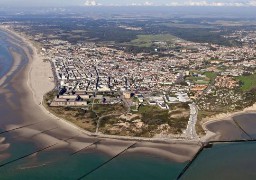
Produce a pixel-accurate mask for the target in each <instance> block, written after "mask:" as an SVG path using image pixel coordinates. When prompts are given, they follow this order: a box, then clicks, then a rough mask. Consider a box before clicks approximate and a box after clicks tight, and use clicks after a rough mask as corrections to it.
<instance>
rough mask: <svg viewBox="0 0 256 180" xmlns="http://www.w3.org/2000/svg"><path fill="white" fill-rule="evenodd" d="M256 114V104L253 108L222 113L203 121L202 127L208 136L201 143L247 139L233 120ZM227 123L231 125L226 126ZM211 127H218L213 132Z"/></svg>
mask: <svg viewBox="0 0 256 180" xmlns="http://www.w3.org/2000/svg"><path fill="white" fill-rule="evenodd" d="M255 112H256V103H255V104H254V105H253V106H251V107H247V108H245V109H244V110H242V111H238V112H230V113H222V114H218V115H216V116H213V117H210V118H205V119H203V120H202V127H203V129H204V130H205V132H206V135H205V136H203V137H202V138H201V141H202V142H208V141H228V140H230V141H232V140H243V139H246V138H245V137H244V135H242V132H241V130H240V129H238V127H237V126H236V125H235V124H234V122H233V120H234V119H235V117H239V116H241V115H245V114H250V113H255ZM239 121H241V122H242V119H240V120H239ZM227 123H229V125H226V124H227ZM211 126H216V128H215V127H214V129H215V131H213V129H212V128H211ZM228 128H229V129H228ZM232 129H233V130H232ZM239 134H240V135H239ZM247 138H248V137H247Z"/></svg>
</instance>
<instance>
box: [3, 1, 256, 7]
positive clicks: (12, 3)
mask: <svg viewBox="0 0 256 180" xmlns="http://www.w3.org/2000/svg"><path fill="white" fill-rule="evenodd" d="M83 5H86V6H94V5H107V6H109V5H145V6H154V5H165V6H256V0H0V6H83Z"/></svg>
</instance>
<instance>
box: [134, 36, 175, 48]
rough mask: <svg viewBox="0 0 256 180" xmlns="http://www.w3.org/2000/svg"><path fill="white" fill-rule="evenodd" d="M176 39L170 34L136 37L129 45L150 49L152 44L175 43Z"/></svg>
mask: <svg viewBox="0 0 256 180" xmlns="http://www.w3.org/2000/svg"><path fill="white" fill-rule="evenodd" d="M177 39H178V38H177V37H175V36H173V35H170V34H158V35H138V36H137V39H134V40H132V41H131V42H130V45H133V46H138V47H151V46H152V45H153V43H154V42H166V43H175V42H176V41H177Z"/></svg>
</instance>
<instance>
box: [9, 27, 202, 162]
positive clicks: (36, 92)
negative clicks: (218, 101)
mask: <svg viewBox="0 0 256 180" xmlns="http://www.w3.org/2000/svg"><path fill="white" fill-rule="evenodd" d="M5 30H6V28H5ZM6 31H8V32H9V33H11V34H13V36H17V37H19V38H20V39H21V41H23V42H24V43H25V44H27V46H22V49H23V50H24V52H25V53H26V55H27V57H28V59H29V62H28V65H27V66H26V67H25V68H24V69H23V71H21V72H18V73H17V74H16V75H15V77H14V78H13V79H12V80H11V84H12V86H13V87H14V88H15V89H16V90H17V91H18V94H20V95H21V96H20V98H19V99H20V106H19V108H20V110H21V111H22V115H21V116H22V119H23V121H22V124H9V125H8V127H7V130H12V129H15V128H18V129H17V130H14V131H13V132H12V133H14V134H16V136H15V137H16V138H19V139H21V140H26V139H31V140H32V141H33V142H35V143H36V144H37V146H38V148H44V147H47V146H50V145H52V144H56V145H55V148H67V149H71V150H72V151H73V152H76V151H77V150H79V149H84V148H85V149H84V150H86V147H87V146H88V145H89V144H90V143H92V142H95V141H97V140H100V142H99V143H98V144H97V146H95V147H93V146H91V147H90V149H94V150H95V151H100V152H102V153H106V154H107V155H109V156H114V155H117V154H119V153H120V152H122V151H124V150H125V149H126V148H127V147H129V146H130V145H131V144H133V143H136V146H135V147H132V150H131V151H132V152H134V153H142V154H143V153H144V152H147V153H149V154H152V155H157V154H158V156H162V155H163V156H164V157H168V159H169V160H172V161H175V162H185V161H189V160H191V159H192V158H193V155H194V154H195V153H196V152H197V150H198V149H199V148H200V144H198V142H194V141H192V142H188V141H186V140H172V139H167V140H166V141H167V142H168V143H163V142H160V139H155V141H158V142H156V143H154V142H151V143H150V144H147V143H146V142H141V141H144V140H147V139H143V138H132V137H122V138H121V139H119V137H116V136H114V137H111V136H107V135H106V136H102V137H93V136H89V135H90V134H91V133H89V132H86V131H84V130H82V129H81V128H79V127H76V126H75V125H73V124H71V123H70V122H67V121H65V120H63V119H60V118H57V117H55V116H54V115H52V114H51V113H49V112H48V111H47V110H46V109H45V108H44V107H43V106H42V103H41V102H42V99H43V95H44V94H45V93H47V92H49V91H50V90H52V89H53V88H54V86H55V85H54V82H53V79H52V78H49V77H53V73H52V69H51V64H50V62H44V61H43V57H41V56H40V55H39V54H38V51H37V49H36V48H35V47H34V46H33V44H32V43H31V41H29V40H28V39H26V38H25V36H23V35H20V34H19V33H16V32H14V31H11V30H8V29H7V30H6ZM31 52H33V54H31ZM22 126H24V127H23V128H19V127H22ZM148 140H149V139H148ZM151 141H152V139H151ZM51 149H54V147H53V148H51ZM96 149H97V150H96ZM159 153H160V154H159Z"/></svg>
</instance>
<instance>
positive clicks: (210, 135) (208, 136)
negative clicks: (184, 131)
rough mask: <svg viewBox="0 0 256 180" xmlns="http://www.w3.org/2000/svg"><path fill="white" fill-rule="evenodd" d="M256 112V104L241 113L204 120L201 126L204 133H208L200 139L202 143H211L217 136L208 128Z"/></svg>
mask: <svg viewBox="0 0 256 180" xmlns="http://www.w3.org/2000/svg"><path fill="white" fill-rule="evenodd" d="M255 112H256V103H254V104H253V105H252V106H249V107H246V108H244V109H243V110H241V111H236V112H228V113H221V114H217V115H214V116H213V117H209V118H204V119H203V120H202V124H201V126H202V128H203V129H204V131H205V132H206V135H204V136H203V137H201V138H200V139H201V141H202V142H203V143H208V142H211V140H210V139H211V138H213V137H215V136H217V133H216V132H212V131H210V130H209V129H208V128H207V126H209V125H210V124H213V123H218V122H221V121H233V118H234V117H235V116H240V115H243V114H250V113H255ZM206 119H207V120H206Z"/></svg>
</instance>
